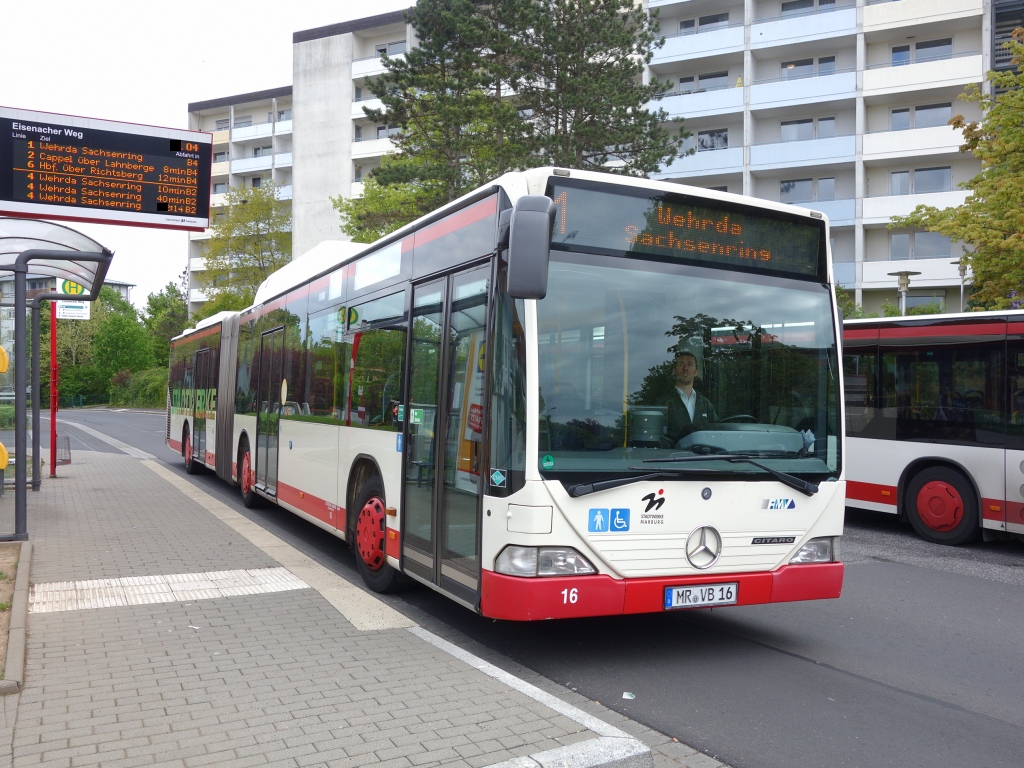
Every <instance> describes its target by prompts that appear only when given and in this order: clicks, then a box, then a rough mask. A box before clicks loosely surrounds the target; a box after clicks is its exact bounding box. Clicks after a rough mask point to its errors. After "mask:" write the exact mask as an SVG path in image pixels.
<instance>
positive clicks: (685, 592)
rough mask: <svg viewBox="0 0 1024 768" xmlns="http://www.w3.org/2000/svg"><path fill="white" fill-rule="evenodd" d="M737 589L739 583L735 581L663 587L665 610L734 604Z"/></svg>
mask: <svg viewBox="0 0 1024 768" xmlns="http://www.w3.org/2000/svg"><path fill="white" fill-rule="evenodd" d="M739 591H740V589H739V584H736V583H732V584H693V585H691V586H688V587H665V610H669V609H671V608H703V607H705V606H708V605H735V603H736V598H737V596H738V595H739Z"/></svg>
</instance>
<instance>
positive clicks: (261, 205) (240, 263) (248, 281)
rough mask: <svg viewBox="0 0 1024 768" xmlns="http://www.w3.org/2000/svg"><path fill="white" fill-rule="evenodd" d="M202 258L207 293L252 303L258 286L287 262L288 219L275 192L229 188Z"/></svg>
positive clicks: (289, 251)
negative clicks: (223, 208)
mask: <svg viewBox="0 0 1024 768" xmlns="http://www.w3.org/2000/svg"><path fill="white" fill-rule="evenodd" d="M225 204H226V207H225V211H224V213H223V215H222V216H220V217H219V218H216V219H214V222H213V226H212V228H211V229H212V232H213V234H212V236H211V237H210V240H209V242H208V243H207V246H206V251H205V253H204V254H203V260H204V262H205V264H206V272H205V273H204V278H205V280H206V284H207V289H208V291H209V292H210V293H211V294H212V295H213V296H216V295H218V294H221V293H232V294H236V295H237V296H240V297H242V298H244V299H245V304H248V303H249V302H251V301H252V297H253V296H255V295H256V289H257V288H258V287H259V285H260V283H262V282H263V281H264V280H266V279H267V277H268V276H269V275H270V274H271V273H272V272H275V271H277V270H278V269H280V268H281V267H283V266H284V265H285V264H287V263H288V262H289V261H291V258H292V232H291V214H290V212H289V207H288V205H287V204H285V203H284V202H282V200H281V196H280V191H279V190H278V188H277V187H276V186H275V185H274V184H272V183H270V182H267V183H265V184H262V185H261V186H259V187H233V188H231V189H230V190H228V192H227V194H226V195H225Z"/></svg>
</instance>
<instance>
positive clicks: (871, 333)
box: [843, 328, 878, 340]
mask: <svg viewBox="0 0 1024 768" xmlns="http://www.w3.org/2000/svg"><path fill="white" fill-rule="evenodd" d="M843 338H844V339H851V340H852V339H858V340H859V339H877V338H878V329H877V328H867V329H864V330H861V329H859V328H856V329H855V328H846V329H844V330H843Z"/></svg>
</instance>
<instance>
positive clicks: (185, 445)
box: [181, 424, 203, 475]
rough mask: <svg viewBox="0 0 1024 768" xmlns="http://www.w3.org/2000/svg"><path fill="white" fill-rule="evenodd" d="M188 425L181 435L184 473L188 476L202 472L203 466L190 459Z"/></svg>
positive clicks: (190, 447)
mask: <svg viewBox="0 0 1024 768" xmlns="http://www.w3.org/2000/svg"><path fill="white" fill-rule="evenodd" d="M190 437H191V436H190V435H189V431H188V425H187V424H186V425H185V430H184V432H182V434H181V455H182V456H184V457H185V471H186V472H188V473H189V474H190V475H198V474H199V473H200V472H202V471H203V465H202V464H201V463H200V462H198V461H196V460H195V459H193V458H192V440H191V439H190Z"/></svg>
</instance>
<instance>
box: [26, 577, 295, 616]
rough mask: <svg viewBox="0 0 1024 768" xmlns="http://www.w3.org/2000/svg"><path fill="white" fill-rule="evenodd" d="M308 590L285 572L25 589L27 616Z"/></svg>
mask: <svg viewBox="0 0 1024 768" xmlns="http://www.w3.org/2000/svg"><path fill="white" fill-rule="evenodd" d="M308 588H309V585H308V584H306V582H304V581H302V580H301V579H299V578H298V577H296V576H295V575H293V574H292V573H291V572H290V571H289V570H288V569H287V568H253V569H251V570H241V571H209V572H207V573H172V574H167V575H164V576H125V577H123V578H118V579H88V580H86V581H51V582H48V583H45V584H34V585H33V586H32V587H31V589H30V590H29V595H28V610H29V613H52V612H54V611H78V610H83V609H87V608H113V607H116V606H121V605H146V604H151V603H175V602H181V601H183V600H211V599H213V598H217V597H235V596H238V595H258V594H263V593H266V592H288V591H289V590H293V589H308Z"/></svg>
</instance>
